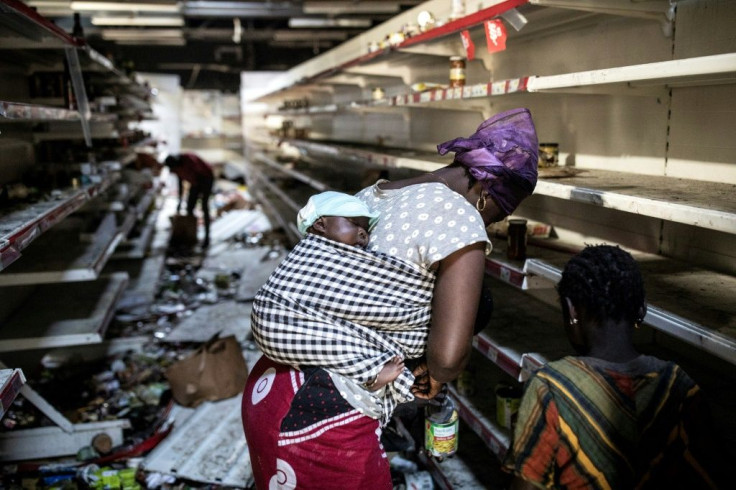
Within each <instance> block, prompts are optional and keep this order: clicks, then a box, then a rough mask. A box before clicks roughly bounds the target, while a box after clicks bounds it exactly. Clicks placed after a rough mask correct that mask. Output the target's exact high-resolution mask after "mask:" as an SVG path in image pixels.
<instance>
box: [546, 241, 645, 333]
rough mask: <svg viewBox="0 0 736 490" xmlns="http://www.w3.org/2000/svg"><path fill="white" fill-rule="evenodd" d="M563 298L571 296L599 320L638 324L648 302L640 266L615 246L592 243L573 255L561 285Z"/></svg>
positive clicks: (574, 302)
mask: <svg viewBox="0 0 736 490" xmlns="http://www.w3.org/2000/svg"><path fill="white" fill-rule="evenodd" d="M557 292H558V293H559V296H560V301H561V302H562V303H563V305H562V307H563V311H567V310H566V308H565V304H564V301H565V299H564V298H569V299H570V301H572V303H573V304H574V305H576V306H578V307H582V308H584V310H585V312H586V313H587V314H588V315H590V316H591V317H593V318H595V319H596V320H604V319H606V318H610V319H611V320H614V321H621V320H625V321H627V322H630V323H638V322H640V321H641V320H642V318H640V315H641V314H642V307H643V306H644V304H645V301H646V295H645V292H644V282H643V280H642V276H641V272H640V271H639V265H638V264H637V263H636V261H635V260H634V258H633V257H632V256H631V254H629V253H628V252H626V251H624V250H621V249H620V248H619V247H616V246H611V245H589V246H587V247H585V248H584V249H583V250H582V251H581V252H580V253H579V254H577V255H575V256H574V257H573V258H571V259H570V260H569V261H568V263H567V265H566V266H565V269H564V271H563V272H562V279H560V282H559V283H558V285H557Z"/></svg>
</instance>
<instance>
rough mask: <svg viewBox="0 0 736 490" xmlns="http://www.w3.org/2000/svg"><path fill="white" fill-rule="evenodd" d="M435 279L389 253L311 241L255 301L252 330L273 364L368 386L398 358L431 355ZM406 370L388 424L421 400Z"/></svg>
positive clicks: (393, 387)
mask: <svg viewBox="0 0 736 490" xmlns="http://www.w3.org/2000/svg"><path fill="white" fill-rule="evenodd" d="M434 279H435V274H434V273H433V272H431V271H428V270H425V269H423V268H421V267H419V266H417V265H415V264H412V263H410V262H407V261H404V260H401V259H398V258H396V257H392V256H389V255H385V254H378V253H373V252H369V251H366V250H363V249H360V248H358V247H353V246H350V245H345V244H342V243H338V242H335V241H332V240H329V239H327V238H324V237H321V236H317V235H312V234H309V235H307V236H306V237H305V238H303V239H302V240H301V241H300V242H299V243H298V244H297V245H296V246H295V247H294V249H293V250H292V251H291V252H290V253H289V254H288V255H287V256H286V258H285V259H284V260H283V262H282V263H281V264H279V266H278V267H277V268H276V270H275V271H274V272H273V273H272V274H271V276H270V277H269V279H268V281H267V282H266V284H264V285H263V287H261V288H260V289H259V291H258V293H257V294H256V297H255V299H254V301H253V312H252V315H251V328H252V331H253V336H254V338H255V341H256V343H257V344H258V346H259V347H260V349H261V350H262V352H263V353H264V354H265V355H266V356H267V357H269V358H271V359H272V360H274V361H276V362H280V363H283V364H289V365H293V366H318V367H322V368H324V369H327V370H329V371H332V372H335V373H338V374H341V375H344V376H346V377H349V378H351V379H353V380H354V381H357V382H359V383H365V382H369V381H372V380H373V379H374V378H375V376H376V374H377V373H378V372H379V371H380V370H381V368H382V367H383V365H384V364H386V362H387V361H389V360H390V359H391V358H392V357H393V356H396V355H398V356H400V357H401V358H402V359H412V358H417V357H420V356H421V355H423V354H424V351H425V345H426V341H427V333H428V332H429V325H430V318H431V302H432V291H433V286H434ZM413 383H414V376H413V375H412V374H411V371H409V370H408V369H404V371H403V373H402V374H401V375H400V376H399V377H398V378H397V379H396V380H395V381H394V382H393V383H390V384H389V385H388V386H387V387H386V390H385V393H384V395H383V399H382V404H383V412H384V422H386V421H388V419H389V418H390V416H391V413H392V412H393V410H394V408H395V407H396V405H397V404H398V403H401V402H405V401H410V400H412V399H414V395H413V394H412V393H411V390H410V388H411V386H412V384H413Z"/></svg>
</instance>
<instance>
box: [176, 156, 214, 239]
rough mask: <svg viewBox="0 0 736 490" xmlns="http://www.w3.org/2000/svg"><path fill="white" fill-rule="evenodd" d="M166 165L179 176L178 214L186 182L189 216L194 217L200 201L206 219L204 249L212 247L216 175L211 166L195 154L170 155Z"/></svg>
mask: <svg viewBox="0 0 736 490" xmlns="http://www.w3.org/2000/svg"><path fill="white" fill-rule="evenodd" d="M164 164H165V165H166V166H167V167H169V170H170V171H171V172H172V173H173V174H174V175H176V176H177V178H178V184H179V203H178V205H177V207H176V212H177V213H179V212H181V205H182V201H183V198H184V182H188V183H189V192H188V194H187V214H188V215H189V216H192V215H193V214H194V208H195V207H196V205H197V200H199V201H200V205H201V207H202V214H203V217H204V240H203V241H202V247H203V248H207V247H209V246H210V205H209V200H210V196H211V195H212V184H213V183H214V181H215V176H214V173H213V172H212V168H211V167H210V165H209V164H208V163H207V162H205V161H204V160H202V159H201V158H199V157H198V156H197V155H195V154H194V153H182V154H179V155H169V156H168V157H166V160H165V161H164Z"/></svg>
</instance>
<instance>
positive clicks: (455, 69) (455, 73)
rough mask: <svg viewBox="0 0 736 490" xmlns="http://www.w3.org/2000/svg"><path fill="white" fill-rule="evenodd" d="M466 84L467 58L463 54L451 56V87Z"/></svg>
mask: <svg viewBox="0 0 736 490" xmlns="http://www.w3.org/2000/svg"><path fill="white" fill-rule="evenodd" d="M464 86H465V58H463V57H462V56H451V57H450V87H464Z"/></svg>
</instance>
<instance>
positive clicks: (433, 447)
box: [424, 410, 460, 458]
mask: <svg viewBox="0 0 736 490" xmlns="http://www.w3.org/2000/svg"><path fill="white" fill-rule="evenodd" d="M459 422H460V419H459V417H458V415H457V410H453V411H452V415H451V416H450V420H449V421H447V422H444V423H443V422H436V421H434V420H433V419H432V417H427V418H426V419H425V425H424V435H425V441H424V447H425V448H426V450H427V452H428V453H429V454H431V455H432V456H434V457H435V458H447V457H450V456H452V455H453V454H455V453H456V452H457V446H458V437H457V436H458V429H459V428H460V423H459Z"/></svg>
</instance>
